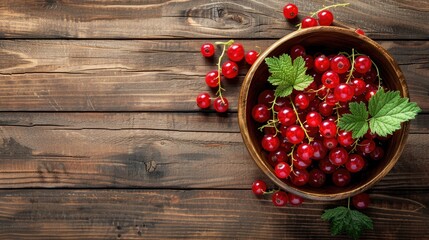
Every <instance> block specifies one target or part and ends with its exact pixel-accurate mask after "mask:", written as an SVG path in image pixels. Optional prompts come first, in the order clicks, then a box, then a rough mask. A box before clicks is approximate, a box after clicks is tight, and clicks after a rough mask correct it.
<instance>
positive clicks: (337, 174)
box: [332, 168, 351, 187]
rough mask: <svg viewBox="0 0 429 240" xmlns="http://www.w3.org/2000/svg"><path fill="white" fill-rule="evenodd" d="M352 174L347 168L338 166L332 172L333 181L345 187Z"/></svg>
mask: <svg viewBox="0 0 429 240" xmlns="http://www.w3.org/2000/svg"><path fill="white" fill-rule="evenodd" d="M350 180H351V175H350V172H349V171H347V169H344V168H338V169H337V170H335V171H334V172H333V173H332V182H333V183H334V184H335V185H336V186H338V187H344V186H346V185H348V184H349V183H350Z"/></svg>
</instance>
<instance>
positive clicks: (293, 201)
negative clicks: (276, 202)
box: [288, 193, 304, 206]
mask: <svg viewBox="0 0 429 240" xmlns="http://www.w3.org/2000/svg"><path fill="white" fill-rule="evenodd" d="M288 197H289V203H290V205H292V206H299V205H301V204H302V203H303V202H304V199H303V198H302V197H300V196H298V195H295V194H292V193H289V194H288Z"/></svg>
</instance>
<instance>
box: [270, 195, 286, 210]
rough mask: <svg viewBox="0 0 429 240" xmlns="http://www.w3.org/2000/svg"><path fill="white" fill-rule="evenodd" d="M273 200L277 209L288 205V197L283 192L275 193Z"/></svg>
mask: <svg viewBox="0 0 429 240" xmlns="http://www.w3.org/2000/svg"><path fill="white" fill-rule="evenodd" d="M271 200H272V201H273V204H274V205H275V206H277V207H281V206H284V205H286V203H287V202H288V196H287V194H286V193H285V192H283V191H278V192H275V193H273V196H272V197H271Z"/></svg>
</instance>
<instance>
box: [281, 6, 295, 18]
mask: <svg viewBox="0 0 429 240" xmlns="http://www.w3.org/2000/svg"><path fill="white" fill-rule="evenodd" d="M283 16H284V17H285V18H286V19H294V18H296V16H298V7H297V6H296V5H295V4H293V3H288V4H286V5H285V6H284V7H283Z"/></svg>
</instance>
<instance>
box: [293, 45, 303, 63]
mask: <svg viewBox="0 0 429 240" xmlns="http://www.w3.org/2000/svg"><path fill="white" fill-rule="evenodd" d="M304 56H305V48H304V47H303V46H302V45H295V46H292V47H291V49H290V57H291V58H292V59H293V60H294V59H296V58H297V57H304Z"/></svg>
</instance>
